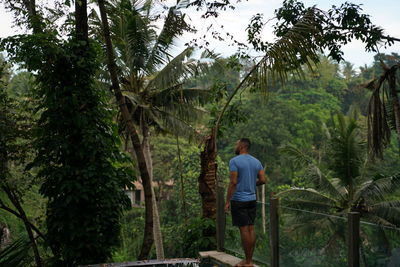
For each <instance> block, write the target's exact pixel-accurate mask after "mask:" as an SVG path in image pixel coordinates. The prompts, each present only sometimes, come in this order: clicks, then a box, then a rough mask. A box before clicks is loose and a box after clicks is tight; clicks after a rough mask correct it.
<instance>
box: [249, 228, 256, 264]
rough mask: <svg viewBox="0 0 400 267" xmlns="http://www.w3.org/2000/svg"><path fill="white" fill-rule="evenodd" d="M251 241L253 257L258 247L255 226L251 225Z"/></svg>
mask: <svg viewBox="0 0 400 267" xmlns="http://www.w3.org/2000/svg"><path fill="white" fill-rule="evenodd" d="M249 232H250V240H251V256H252V257H253V254H254V248H255V247H256V231H254V225H249Z"/></svg>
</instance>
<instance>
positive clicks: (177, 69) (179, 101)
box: [92, 0, 214, 259]
mask: <svg viewBox="0 0 400 267" xmlns="http://www.w3.org/2000/svg"><path fill="white" fill-rule="evenodd" d="M99 4H100V2H99ZM153 6H154V4H153V1H128V0H118V1H111V2H108V4H107V5H106V6H105V8H106V9H107V13H108V14H109V20H107V22H108V23H109V28H110V38H111V41H112V43H113V44H114V54H115V55H116V60H115V61H116V67H117V71H116V72H117V75H118V83H119V84H118V86H119V88H120V90H121V94H122V97H123V98H124V99H123V101H124V102H125V104H124V105H126V107H127V112H128V113H129V118H128V119H126V118H125V117H122V118H121V123H122V129H124V130H125V133H126V135H127V136H131V135H132V134H137V135H138V136H137V137H138V138H136V140H137V141H138V142H140V143H138V142H137V141H136V144H135V143H134V142H132V144H133V149H134V152H133V153H134V155H133V156H134V157H136V158H137V159H138V161H140V159H139V157H141V156H139V157H138V152H140V153H139V154H140V155H143V159H142V160H144V161H145V164H142V165H141V166H140V165H139V172H140V174H141V179H142V183H143V187H144V191H145V202H146V206H145V207H146V229H145V238H144V242H147V245H145V244H144V245H143V247H146V249H142V252H141V255H139V258H146V257H147V255H148V253H149V239H150V238H151V237H150V236H149V234H151V231H149V229H151V228H152V227H153V231H152V232H153V236H154V241H155V245H156V252H157V258H159V259H161V258H163V257H164V252H163V246H162V237H161V230H160V223H159V216H158V209H157V205H156V199H155V194H154V188H153V187H152V180H153V166H152V157H151V146H150V140H151V135H152V134H158V133H172V134H174V135H180V136H185V137H187V136H189V137H196V136H197V135H198V134H197V133H196V131H195V129H194V127H193V126H192V123H194V122H195V121H196V119H197V118H199V117H200V116H201V115H202V114H203V113H204V112H203V111H202V110H201V109H200V108H198V106H199V105H198V104H199V103H200V102H201V101H203V100H204V99H205V97H204V96H205V95H206V93H207V90H206V89H201V88H196V87H195V86H193V79H194V78H195V77H196V76H199V75H202V74H203V73H205V71H206V70H207V69H208V66H209V65H210V64H211V63H212V60H210V59H211V58H213V57H214V56H213V55H212V53H210V52H203V53H202V54H201V58H200V59H199V60H194V59H191V57H192V55H193V52H194V49H193V48H192V47H188V48H186V49H184V50H183V51H182V52H181V53H179V54H178V55H176V56H172V55H171V53H170V51H171V50H172V48H173V42H174V40H176V37H177V36H179V35H181V34H182V33H183V32H184V31H186V30H189V29H190V28H189V26H188V25H187V24H186V22H185V21H184V18H183V16H182V15H180V13H179V12H178V10H177V9H178V7H172V8H170V9H169V11H168V14H167V16H166V18H165V21H164V25H163V27H162V29H161V30H160V31H159V33H157V28H156V26H155V24H156V23H157V18H155V17H153V12H152V8H153ZM92 23H93V24H94V25H100V24H101V23H100V20H99V19H98V17H97V15H96V14H95V13H93V14H92ZM103 27H104V20H103ZM98 32H100V33H101V35H100V36H103V38H105V37H106V36H104V35H103V34H102V32H101V31H98ZM105 80H106V81H107V80H109V79H108V77H107V76H105ZM122 115H123V116H125V115H124V114H122ZM128 123H132V124H133V127H134V129H137V132H136V131H135V133H133V131H132V130H130V128H129V127H128V126H129V125H128ZM131 140H132V139H131ZM138 150H140V151H138ZM146 177H148V181H145V179H146ZM149 203H152V205H151V206H150V205H149ZM149 210H152V211H151V213H150V212H149ZM150 215H151V217H150ZM143 247H142V248H143Z"/></svg>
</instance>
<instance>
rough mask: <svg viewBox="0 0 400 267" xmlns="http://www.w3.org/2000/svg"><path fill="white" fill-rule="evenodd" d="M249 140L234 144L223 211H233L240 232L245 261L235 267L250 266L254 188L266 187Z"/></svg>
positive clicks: (253, 245)
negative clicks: (250, 152)
mask: <svg viewBox="0 0 400 267" xmlns="http://www.w3.org/2000/svg"><path fill="white" fill-rule="evenodd" d="M249 149H250V140H249V139H247V138H242V139H240V140H239V141H237V143H236V147H235V154H236V155H237V156H236V157H234V158H232V159H231V160H230V161H229V171H230V183H229V188H228V194H227V197H226V204H225V212H228V211H229V208H230V209H231V212H232V222H233V225H234V226H238V227H239V229H240V237H241V239H242V245H243V250H244V254H245V256H246V259H245V260H243V261H241V262H240V263H238V264H237V265H236V266H253V252H254V247H255V244H256V234H255V231H254V220H255V218H256V186H257V185H261V184H265V173H264V168H263V166H262V165H261V162H260V161H259V160H258V159H256V158H255V157H253V156H251V155H250V154H249Z"/></svg>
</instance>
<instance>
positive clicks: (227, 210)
mask: <svg viewBox="0 0 400 267" xmlns="http://www.w3.org/2000/svg"><path fill="white" fill-rule="evenodd" d="M230 206H231V205H230V203H229V202H226V204H225V213H228V212H229V209H230Z"/></svg>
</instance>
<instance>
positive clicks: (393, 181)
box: [277, 113, 400, 246]
mask: <svg viewBox="0 0 400 267" xmlns="http://www.w3.org/2000/svg"><path fill="white" fill-rule="evenodd" d="M356 117H357V116H356V115H355V113H353V114H352V115H350V116H349V117H345V116H344V115H343V114H338V115H337V116H336V117H335V118H334V119H333V120H332V121H333V126H334V128H333V130H332V131H330V132H327V138H328V142H327V143H328V144H327V152H326V155H325V157H322V159H315V158H313V157H311V156H309V155H308V154H306V153H303V152H302V151H300V150H299V149H297V148H295V147H293V146H285V147H283V148H282V152H284V153H285V154H286V155H287V156H288V157H289V158H290V159H291V160H292V161H293V162H294V163H295V165H297V166H305V177H306V179H307V180H308V181H309V184H310V186H309V187H308V188H296V187H293V188H291V189H289V190H286V191H283V192H280V193H279V194H277V195H278V196H280V197H282V202H283V203H284V205H285V206H288V207H290V208H295V209H304V210H307V211H312V212H317V213H325V214H330V215H335V216H338V217H336V218H335V217H333V218H332V217H330V216H316V215H315V213H306V212H302V211H294V212H293V213H292V212H291V213H290V214H289V220H290V221H289V222H288V225H290V229H291V230H303V231H304V232H303V233H310V232H312V231H310V230H311V229H313V230H314V233H315V230H316V231H319V232H323V231H325V232H326V231H327V230H330V233H331V238H330V241H329V243H328V244H327V246H331V245H332V244H334V243H335V241H337V239H344V228H343V227H341V226H340V223H339V221H340V218H339V217H345V216H346V215H347V213H348V212H359V213H360V214H361V217H362V218H363V219H364V220H366V221H369V222H372V223H376V224H378V225H380V226H388V227H398V226H400V216H399V215H400V213H399V208H400V201H399V200H387V199H389V198H387V196H388V195H390V194H391V193H393V192H395V190H397V189H399V188H400V174H396V175H393V176H390V177H382V176H380V175H376V174H372V173H371V172H369V171H368V168H369V167H370V164H371V162H369V161H368V159H367V151H366V143H365V142H364V141H362V140H361V137H360V128H359V127H358V125H357V122H356V119H357V118H356Z"/></svg>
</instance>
